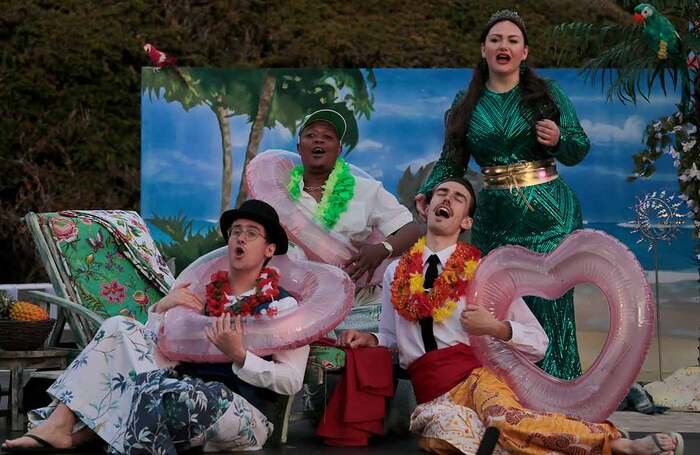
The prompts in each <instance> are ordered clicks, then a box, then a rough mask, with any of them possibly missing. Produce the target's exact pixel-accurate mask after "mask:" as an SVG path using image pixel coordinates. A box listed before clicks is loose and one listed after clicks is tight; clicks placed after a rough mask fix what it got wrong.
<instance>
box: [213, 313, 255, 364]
mask: <svg viewBox="0 0 700 455" xmlns="http://www.w3.org/2000/svg"><path fill="white" fill-rule="evenodd" d="M231 322H232V321H231V314H229V313H226V314H224V315H221V316H219V317H218V318H216V320H215V321H214V323H213V324H212V325H211V326H210V327H205V328H204V333H205V334H206V335H207V338H209V341H211V342H212V344H214V346H216V347H217V348H219V350H220V351H221V352H223V353H224V355H226V357H227V358H228V359H229V360H230V361H232V362H233V363H235V364H236V365H238V366H243V364H244V363H245V357H246V350H245V347H244V346H243V330H242V329H241V317H240V316H236V318H235V320H234V321H233V324H232V323H231Z"/></svg>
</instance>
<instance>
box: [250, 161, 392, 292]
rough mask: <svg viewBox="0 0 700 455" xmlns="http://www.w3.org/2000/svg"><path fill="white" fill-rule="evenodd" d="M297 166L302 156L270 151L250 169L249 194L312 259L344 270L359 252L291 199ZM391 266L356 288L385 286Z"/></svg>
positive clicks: (358, 172) (375, 239) (375, 238)
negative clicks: (291, 182)
mask: <svg viewBox="0 0 700 455" xmlns="http://www.w3.org/2000/svg"><path fill="white" fill-rule="evenodd" d="M297 164H301V158H299V155H298V154H295V153H291V152H288V151H286V150H266V151H265V152H263V153H261V154H259V155H257V156H256V157H255V158H253V159H252V160H251V161H250V163H248V167H247V168H246V175H245V178H246V183H247V184H248V192H249V193H250V196H251V197H252V198H254V199H260V200H263V201H265V202H267V203H268V204H270V205H271V206H273V207H274V208H275V210H276V211H277V213H278V214H279V217H280V223H282V226H283V227H284V230H285V231H287V235H288V236H289V238H290V240H291V241H292V242H294V243H295V244H296V245H298V246H299V247H300V248H301V249H302V250H303V251H304V254H306V257H307V258H308V259H310V260H312V261H316V262H323V263H324V264H331V265H335V266H337V267H343V266H344V265H345V263H346V262H347V261H348V259H350V258H351V257H352V255H353V254H355V253H356V252H357V248H355V247H354V246H353V245H351V244H349V243H347V242H345V241H343V240H341V239H340V238H338V237H336V236H334V235H333V233H332V232H328V231H326V230H324V229H323V228H322V227H321V226H319V225H318V224H316V223H314V222H313V220H311V219H310V218H309V217H308V216H307V215H306V214H305V213H304V212H302V210H301V209H300V208H299V206H298V205H297V203H296V202H294V201H293V200H292V199H291V198H290V197H289V192H288V191H287V185H288V184H289V178H290V177H289V176H290V172H291V171H292V168H293V167H294V166H296V165H297ZM349 166H350V172H351V173H352V174H353V175H354V176H356V177H361V178H365V179H372V177H371V176H370V175H369V174H367V173H366V172H365V171H363V170H362V169H360V168H358V167H356V166H353V165H352V164H349ZM372 180H373V179H372ZM382 240H384V236H383V235H382V234H381V233H380V232H379V231H378V230H374V231H373V232H372V235H370V237H369V238H368V239H367V242H369V243H379V242H381V241H382ZM389 262H391V261H389V260H387V261H384V262H382V263H381V264H380V265H379V267H377V269H376V270H375V271H374V275H373V276H372V277H371V279H370V280H367V277H366V276H365V277H362V278H361V279H359V280H357V282H356V283H355V285H356V286H357V287H358V288H362V287H365V286H371V285H375V284H378V283H381V281H382V278H383V277H384V271H385V270H386V267H387V265H389Z"/></svg>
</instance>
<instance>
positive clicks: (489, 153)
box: [420, 82, 590, 379]
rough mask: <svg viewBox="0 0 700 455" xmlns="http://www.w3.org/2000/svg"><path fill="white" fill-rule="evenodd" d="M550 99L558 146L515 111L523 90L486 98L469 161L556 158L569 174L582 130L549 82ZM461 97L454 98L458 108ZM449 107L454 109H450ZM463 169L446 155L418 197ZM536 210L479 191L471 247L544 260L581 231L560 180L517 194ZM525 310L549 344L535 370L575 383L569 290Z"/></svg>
mask: <svg viewBox="0 0 700 455" xmlns="http://www.w3.org/2000/svg"><path fill="white" fill-rule="evenodd" d="M550 94H551V95H552V98H553V99H554V101H555V103H556V104H557V106H558V108H559V110H560V124H559V129H560V131H561V138H560V140H559V144H558V146H557V147H554V148H550V147H546V146H543V145H541V144H539V143H538V142H537V139H536V136H535V133H534V128H532V126H531V120H530V119H531V118H532V116H531V114H529V113H522V112H521V109H520V90H519V88H518V87H517V86H516V87H515V88H513V89H512V90H510V91H508V92H505V93H496V92H492V91H489V90H485V93H484V95H483V96H482V97H481V98H480V99H479V102H478V103H477V105H476V107H475V109H474V112H473V114H472V118H471V121H470V124H469V130H468V132H467V149H468V152H469V155H470V156H472V157H474V160H475V161H476V163H477V164H478V165H479V166H482V167H484V166H499V165H508V164H513V163H517V162H522V161H539V160H543V159H546V158H550V157H554V158H556V159H557V161H559V162H560V163H561V164H564V165H566V166H573V165H575V164H577V163H579V162H580V161H581V160H583V158H584V157H585V156H586V153H587V152H588V149H589V148H590V142H589V140H588V137H587V136H586V133H585V132H584V131H583V129H582V128H581V125H580V124H579V121H578V117H577V116H576V112H575V111H574V107H573V105H572V104H571V101H570V100H569V99H568V98H567V96H566V95H565V94H564V93H563V92H562V90H561V88H560V87H559V86H558V85H557V84H556V83H554V82H550ZM462 96H464V92H460V93H459V94H457V97H456V98H455V104H456V103H457V102H458V101H459V100H460V99H461V97H462ZM455 104H453V106H454V105H455ZM466 166H467V162H466V157H465V156H464V154H463V153H460V152H459V151H456V150H443V152H442V155H441V156H440V159H439V160H438V162H437V163H436V165H435V168H434V169H433V171H432V173H431V175H430V176H429V177H428V180H427V181H426V183H425V184H424V185H423V187H422V188H421V190H420V192H425V191H428V190H430V189H431V188H432V187H433V186H434V185H435V184H437V183H439V182H440V181H442V180H443V179H445V178H447V177H452V176H462V175H464V172H465V170H466ZM521 189H522V191H523V193H524V195H525V197H526V198H527V200H528V201H529V203H530V205H531V206H532V207H533V209H534V211H531V210H530V209H529V208H528V207H527V205H526V204H525V202H524V201H523V200H522V198H521V197H520V196H519V195H518V194H517V193H514V194H511V192H510V191H509V190H508V189H484V190H482V191H481V192H480V193H479V195H478V203H479V205H478V207H477V211H476V214H475V217H474V227H473V231H472V242H473V243H474V245H475V246H477V247H478V248H479V249H480V250H481V251H482V253H483V254H486V253H488V252H489V251H491V250H493V249H494V248H498V247H500V246H503V245H522V246H524V247H526V248H528V249H530V250H532V251H536V252H539V253H548V252H551V251H552V250H554V249H555V248H556V247H557V246H558V245H559V243H560V242H561V241H562V240H563V239H564V237H566V236H567V235H568V234H569V233H571V232H572V231H573V230H575V229H579V228H581V225H582V223H581V208H580V206H579V203H578V200H577V199H576V196H575V195H574V193H573V191H572V190H571V188H570V187H569V185H568V184H567V183H566V182H565V181H564V180H563V179H562V178H561V177H559V178H558V179H555V180H552V181H550V182H547V183H543V184H539V185H533V186H529V187H522V188H521ZM525 301H526V303H527V304H528V306H529V307H530V309H531V310H532V312H533V313H534V315H535V316H536V317H537V319H538V320H539V322H540V324H541V325H542V327H543V328H544V330H545V332H546V333H547V335H548V336H549V347H548V349H547V353H546V355H545V357H544V359H543V360H542V361H541V362H540V363H539V366H540V367H541V368H542V369H543V370H545V371H546V372H547V373H549V374H551V375H553V376H556V377H559V378H562V379H573V378H575V377H577V376H579V375H580V374H581V364H580V360H579V355H578V348H577V345H576V321H575V318H574V305H573V290H571V291H569V292H568V293H566V294H565V295H564V296H563V297H562V298H560V299H557V300H545V299H542V298H538V297H526V298H525Z"/></svg>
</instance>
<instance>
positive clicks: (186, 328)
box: [158, 247, 355, 362]
mask: <svg viewBox="0 0 700 455" xmlns="http://www.w3.org/2000/svg"><path fill="white" fill-rule="evenodd" d="M227 252H228V247H222V248H219V249H217V250H214V251H212V252H211V253H208V254H206V255H205V256H202V257H201V258H199V259H197V260H196V261H195V262H193V263H192V264H190V265H189V266H188V267H187V268H186V269H185V270H183V271H182V273H181V274H180V276H178V278H177V280H176V281H175V284H174V285H173V287H177V286H182V285H184V284H186V283H190V286H189V289H190V290H191V291H192V292H193V293H194V294H195V295H199V296H201V297H202V300H203V301H204V300H206V297H205V296H206V293H205V286H206V285H207V283H209V281H210V279H211V278H210V277H211V275H212V274H213V273H215V272H218V271H220V270H226V271H228V269H229V266H228V256H227ZM270 267H274V268H276V269H278V270H279V272H280V282H279V284H280V286H282V287H283V288H284V289H285V290H287V292H289V293H290V294H291V295H293V296H294V297H296V298H297V300H298V302H299V305H298V306H297V307H296V308H293V309H291V310H289V311H287V312H285V313H283V314H282V313H281V314H280V315H279V316H276V317H273V318H260V319H256V318H254V317H251V318H243V319H242V321H241V322H242V329H243V342H244V344H245V346H246V348H247V349H248V350H250V351H251V352H254V353H255V354H257V355H261V356H263V355H268V354H271V353H273V352H276V351H281V350H284V349H293V348H297V347H299V346H304V345H307V344H309V343H311V342H313V341H316V340H317V339H319V338H321V337H322V336H324V335H325V334H326V333H328V332H329V331H331V330H333V329H334V328H335V326H337V325H338V324H340V322H341V321H342V320H343V319H345V317H346V316H347V315H348V313H350V309H351V308H352V302H353V296H354V294H355V286H354V285H353V283H352V281H350V277H348V275H347V274H346V273H345V272H343V271H342V270H339V269H337V268H335V267H332V266H329V265H326V264H319V263H314V262H308V261H297V260H292V259H289V258H288V257H287V256H274V257H273V259H272V260H271V261H270ZM214 319H216V318H214V317H209V316H204V315H201V314H198V313H196V312H194V311H192V310H189V309H185V308H181V307H175V308H173V309H171V310H170V311H168V312H166V313H165V317H164V319H163V323H162V324H161V328H160V331H159V335H158V349H159V350H160V351H161V352H162V353H163V354H164V355H165V356H166V357H167V358H169V359H170V360H180V361H192V362H225V361H226V357H225V356H224V355H223V353H222V352H221V351H219V349H218V348H217V347H216V346H214V345H213V344H211V342H209V340H208V339H207V337H206V334H205V332H204V328H205V327H207V326H209V325H210V324H212V322H213V320H214Z"/></svg>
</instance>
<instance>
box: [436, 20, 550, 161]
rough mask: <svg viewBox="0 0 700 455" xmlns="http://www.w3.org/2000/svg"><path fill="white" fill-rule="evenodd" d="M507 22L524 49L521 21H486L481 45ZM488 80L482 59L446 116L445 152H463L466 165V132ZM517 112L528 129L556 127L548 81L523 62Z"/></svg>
mask: <svg viewBox="0 0 700 455" xmlns="http://www.w3.org/2000/svg"><path fill="white" fill-rule="evenodd" d="M503 21H509V22H511V23H513V24H514V25H515V26H517V27H518V28H519V29H520V31H521V32H522V34H523V39H524V43H525V45H526V46H527V45H528V40H527V31H526V30H525V25H524V24H523V23H522V21H517V20H512V19H506V18H501V19H496V20H492V21H489V23H488V24H487V25H486V28H484V31H483V32H482V33H481V38H480V40H481V43H482V44H483V43H485V42H486V37H487V36H488V33H489V31H490V30H491V28H493V26H494V25H496V24H497V23H499V22H503ZM488 78H489V68H488V65H487V63H486V60H485V59H483V58H482V59H481V60H480V61H479V63H477V64H476V66H475V67H474V72H473V76H472V80H471V82H470V83H469V88H468V89H467V94H466V95H465V96H464V98H462V100H461V101H460V102H459V104H457V105H456V106H455V107H454V108H453V109H451V110H450V111H449V113H448V115H446V116H445V145H444V149H446V150H449V149H455V150H460V151H461V152H463V154H464V156H466V161H469V152H468V151H467V147H466V141H467V131H468V129H469V121H470V120H471V117H472V113H473V112H474V108H475V107H476V103H477V102H478V101H479V98H481V95H483V94H484V87H485V85H486V81H487V80H488ZM519 85H520V97H521V103H520V106H521V107H520V110H521V113H522V114H523V115H524V116H525V117H526V118H528V119H529V120H530V122H531V126H532V127H533V128H534V124H535V122H537V121H539V120H542V119H545V118H548V119H550V120H553V121H554V122H555V123H557V124H559V109H558V108H557V105H556V103H555V102H554V100H553V99H552V96H551V95H550V93H549V87H548V85H547V81H546V80H544V79H542V78H541V77H539V76H538V75H537V74H536V73H535V72H534V71H533V70H532V68H530V66H529V64H528V60H525V68H524V71H523V69H521V71H520V83H519Z"/></svg>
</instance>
